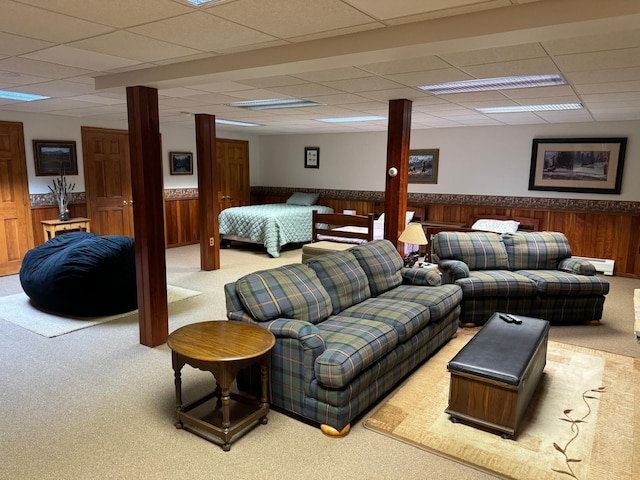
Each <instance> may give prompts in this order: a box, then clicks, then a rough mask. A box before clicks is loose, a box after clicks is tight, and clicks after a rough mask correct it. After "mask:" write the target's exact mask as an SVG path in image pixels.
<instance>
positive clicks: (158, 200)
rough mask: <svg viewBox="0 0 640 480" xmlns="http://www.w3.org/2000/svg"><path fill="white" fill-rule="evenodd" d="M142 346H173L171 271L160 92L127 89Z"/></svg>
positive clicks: (134, 88)
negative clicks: (170, 341)
mask: <svg viewBox="0 0 640 480" xmlns="http://www.w3.org/2000/svg"><path fill="white" fill-rule="evenodd" d="M127 110H128V115H129V151H130V156H131V192H132V196H133V207H134V208H133V221H134V234H135V255H136V280H137V284H138V318H139V324H140V343H141V344H142V345H146V346H148V347H156V346H158V345H162V344H163V343H164V342H166V341H167V337H168V336H169V315H168V308H167V269H166V259H165V238H164V186H163V182H162V151H161V147H160V128H159V120H158V91H157V90H156V89H155V88H149V87H140V86H137V87H127Z"/></svg>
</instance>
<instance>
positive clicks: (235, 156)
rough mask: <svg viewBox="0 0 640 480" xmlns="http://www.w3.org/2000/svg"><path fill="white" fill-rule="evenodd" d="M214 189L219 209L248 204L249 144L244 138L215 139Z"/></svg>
mask: <svg viewBox="0 0 640 480" xmlns="http://www.w3.org/2000/svg"><path fill="white" fill-rule="evenodd" d="M216 156H217V165H218V170H217V175H216V191H217V192H218V202H219V205H220V211H222V210H224V209H225V208H229V207H241V206H244V205H249V203H250V190H249V144H248V142H246V141H244V140H222V139H218V140H217V141H216Z"/></svg>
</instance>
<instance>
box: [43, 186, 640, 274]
mask: <svg viewBox="0 0 640 480" xmlns="http://www.w3.org/2000/svg"><path fill="white" fill-rule="evenodd" d="M303 190H304V189H303ZM293 191H294V189H284V188H266V187H258V188H254V189H252V192H251V203H252V204H260V203H282V202H284V201H286V199H287V198H288V197H289V196H290V195H291V193H293ZM304 191H312V190H304ZM188 193H189V194H188V195H186V196H185V197H184V198H180V197H179V196H171V195H169V196H168V197H167V198H166V199H165V237H166V245H167V247H168V248H171V247H178V246H182V245H189V244H195V243H198V242H199V240H200V239H199V233H198V217H197V212H198V199H197V192H193V191H190V192H188ZM425 197H426V198H425ZM522 202H524V203H526V205H527V206H526V207H524V206H522V205H519V203H522ZM318 203H319V204H321V205H327V206H329V207H331V208H333V209H334V211H336V212H342V211H343V210H355V211H356V213H357V214H360V215H366V214H368V213H370V212H374V213H381V212H382V208H383V206H384V193H383V192H359V191H358V192H356V191H327V190H322V191H320V200H319V201H318ZM509 204H513V205H509ZM408 209H411V210H416V212H417V213H416V215H418V216H420V218H421V219H424V220H431V221H434V222H456V223H468V222H469V220H470V219H471V218H473V217H477V216H479V215H482V216H484V215H487V216H488V217H490V216H491V215H508V216H520V217H532V218H537V219H538V220H539V221H540V230H549V231H558V232H563V233H564V234H565V235H566V236H567V238H568V239H569V242H570V244H571V249H572V252H573V254H574V255H578V256H581V257H589V258H602V259H612V260H614V261H615V270H614V273H615V275H618V276H624V277H632V278H640V204H639V203H638V202H612V201H597V200H589V201H586V200H585V201H582V200H572V199H563V200H559V199H547V198H538V199H532V198H525V197H487V196H469V195H467V196H464V197H463V198H461V197H460V196H453V195H450V196H449V195H429V196H421V195H415V194H409V204H408ZM70 210H71V215H72V216H74V217H84V216H87V213H86V207H85V205H83V204H72V205H71V206H70ZM54 218H57V208H56V207H55V206H49V207H33V208H32V223H33V233H34V240H35V244H36V245H39V244H41V243H43V242H44V236H43V234H42V224H41V223H40V221H41V220H50V219H54Z"/></svg>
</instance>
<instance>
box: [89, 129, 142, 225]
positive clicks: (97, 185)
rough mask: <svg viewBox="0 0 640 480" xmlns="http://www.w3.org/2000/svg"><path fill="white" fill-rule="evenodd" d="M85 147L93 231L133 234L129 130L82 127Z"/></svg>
mask: <svg viewBox="0 0 640 480" xmlns="http://www.w3.org/2000/svg"><path fill="white" fill-rule="evenodd" d="M82 150H83V158H84V178H85V190H86V196H87V216H88V217H89V218H90V219H91V231H92V232H95V233H97V234H98V235H126V236H129V237H133V200H132V195H131V166H130V158H129V134H128V132H127V131H126V130H110V129H104V128H92V127H82Z"/></svg>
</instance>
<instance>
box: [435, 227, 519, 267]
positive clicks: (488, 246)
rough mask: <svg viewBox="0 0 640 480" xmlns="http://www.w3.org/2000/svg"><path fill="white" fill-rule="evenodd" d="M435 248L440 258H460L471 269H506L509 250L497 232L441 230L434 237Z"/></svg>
mask: <svg viewBox="0 0 640 480" xmlns="http://www.w3.org/2000/svg"><path fill="white" fill-rule="evenodd" d="M433 249H434V251H435V253H436V255H437V256H438V258H439V259H440V260H444V259H447V260H460V261H462V262H464V263H466V264H467V265H468V266H469V270H500V269H506V268H507V266H508V263H507V251H506V250H505V248H504V244H503V243H502V240H501V238H500V235H498V234H495V233H484V232H440V233H438V234H437V235H435V236H434V238H433Z"/></svg>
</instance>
